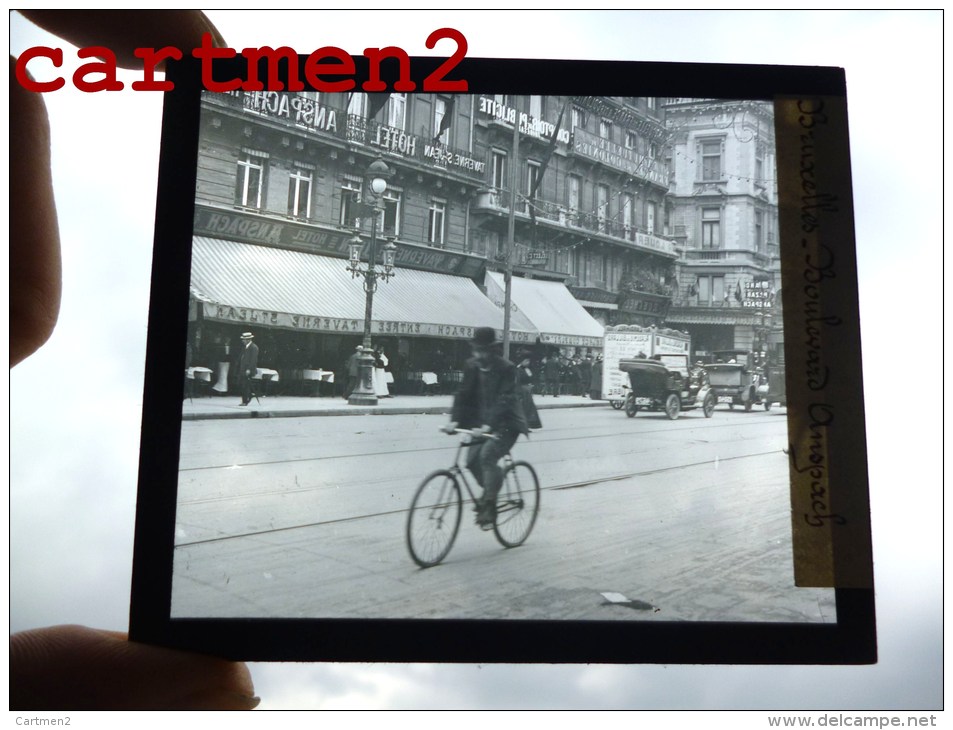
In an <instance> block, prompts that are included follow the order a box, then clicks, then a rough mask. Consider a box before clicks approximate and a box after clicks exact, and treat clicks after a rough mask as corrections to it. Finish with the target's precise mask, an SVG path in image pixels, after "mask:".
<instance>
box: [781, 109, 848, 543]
mask: <svg viewBox="0 0 953 730" xmlns="http://www.w3.org/2000/svg"><path fill="white" fill-rule="evenodd" d="M798 110H799V111H800V112H801V116H800V117H799V120H798V121H799V124H800V127H801V134H800V170H799V174H800V182H801V206H800V214H801V215H800V222H801V226H800V227H801V233H802V238H801V246H802V248H803V249H805V251H806V253H805V256H804V271H803V291H804V315H805V324H806V327H805V330H804V339H803V341H802V342H801V345H802V347H801V352H802V353H803V356H804V358H805V360H804V375H805V377H806V382H807V387H808V388H809V389H810V390H811V391H812V392H813V393H815V394H817V395H816V397H817V400H816V401H815V402H813V403H811V404H810V406H809V407H808V411H807V413H808V417H809V419H810V423H809V425H808V438H807V442H808V446H807V455H806V458H804V454H803V451H802V452H801V456H802V458H801V460H800V461H799V459H798V450H797V448H796V445H795V444H793V443H792V444H791V445H790V455H791V465H792V468H793V469H794V471H796V472H797V473H798V474H803V475H807V477H808V478H809V479H810V482H811V510H810V512H808V513H805V514H804V515H803V517H804V521H805V523H807V524H808V525H810V526H811V527H821V526H823V525H825V524H828V523H833V524H836V525H843V524H846V523H847V520H846V519H845V518H844V517H843V516H842V515H839V514H836V513H831V509H830V495H829V494H828V486H827V481H828V444H827V431H828V429H829V428H830V427H831V424H832V423H833V422H834V406H833V405H831V404H830V403H827V402H826V401H825V399H824V398H823V393H824V391H826V390H827V387H828V384H829V381H830V376H831V369H830V366H828V365H825V364H824V360H823V348H822V330H823V329H824V327H837V326H839V325H841V324H842V321H841V318H840V317H838V316H837V315H826V316H825V315H823V313H822V309H823V308H822V305H821V292H822V286H823V282H824V281H825V280H826V279H832V278H834V277H835V276H836V273H835V272H836V269H835V265H834V263H835V257H834V251H833V250H832V249H831V248H830V247H829V246H826V245H824V244H823V243H821V242H820V241H819V240H813V241H812V238H814V237H816V236H817V232H818V230H819V229H820V228H821V227H822V226H821V214H822V213H837V212H838V200H837V196H836V195H831V194H828V193H824V192H821V191H819V190H818V178H819V175H818V171H817V162H818V161H817V139H816V136H815V133H819V130H820V129H821V128H823V126H824V125H826V124H827V123H828V118H827V114H826V112H825V111H824V102H823V100H817V101H806V100H801V101H799V102H798Z"/></svg>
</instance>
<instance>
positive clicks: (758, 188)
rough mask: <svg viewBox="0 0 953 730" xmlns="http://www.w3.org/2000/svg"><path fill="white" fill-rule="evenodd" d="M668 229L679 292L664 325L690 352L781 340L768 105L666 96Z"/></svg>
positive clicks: (765, 345)
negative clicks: (686, 338) (688, 342)
mask: <svg viewBox="0 0 953 730" xmlns="http://www.w3.org/2000/svg"><path fill="white" fill-rule="evenodd" d="M661 101H662V104H661V105H662V107H663V111H664V115H665V125H666V128H667V130H668V133H669V140H670V150H669V154H670V155H671V157H670V165H669V169H670V172H671V187H670V190H669V198H668V200H669V205H670V207H671V218H670V223H671V233H672V236H673V237H674V239H675V241H676V242H677V246H678V250H679V262H678V288H677V293H676V294H675V296H674V298H673V301H672V307H671V310H670V311H669V314H668V318H667V323H668V325H669V326H670V327H675V328H677V329H680V330H684V331H687V332H689V334H691V336H692V348H693V352H694V355H695V356H696V357H698V358H701V359H707V358H710V357H712V353H714V352H717V351H719V350H731V349H742V350H753V351H758V352H764V351H766V350H768V349H769V345H770V346H773V347H774V348H775V349H779V348H778V347H777V346H778V345H780V343H781V342H782V339H783V337H782V335H781V309H780V307H781V301H780V286H781V278H780V248H779V239H778V197H777V180H776V178H777V175H776V161H775V132H774V113H773V108H772V105H771V103H770V102H761V101H731V100H718V99H687V98H669V99H664V100H661Z"/></svg>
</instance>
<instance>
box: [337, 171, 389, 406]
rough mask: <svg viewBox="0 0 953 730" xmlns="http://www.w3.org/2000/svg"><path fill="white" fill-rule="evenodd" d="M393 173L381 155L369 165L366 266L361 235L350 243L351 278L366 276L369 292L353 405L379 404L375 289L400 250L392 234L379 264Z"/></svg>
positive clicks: (356, 236) (364, 277)
mask: <svg viewBox="0 0 953 730" xmlns="http://www.w3.org/2000/svg"><path fill="white" fill-rule="evenodd" d="M392 174H393V173H392V172H391V170H390V168H388V167H387V165H386V164H384V161H383V160H381V159H377V160H375V161H374V162H372V163H371V165H370V167H368V169H367V173H366V177H367V183H368V188H369V189H370V192H369V195H368V197H369V198H370V204H362V205H361V206H360V210H361V211H366V212H369V213H370V217H371V246H370V250H369V251H368V254H367V266H366V268H364V267H363V266H362V265H361V264H362V262H361V249H362V248H363V244H362V243H361V238H360V236H359V235H358V234H357V233H356V232H355V234H354V237H353V238H352V239H351V240H350V242H349V243H348V258H349V263H348V267H347V270H348V271H350V272H351V278H357V277H359V276H360V277H361V278H362V279H363V284H364V292H365V299H364V341H363V343H362V344H363V347H364V352H363V353H362V354H361V357H360V360H359V362H358V383H357V387H356V388H355V389H354V391H353V392H352V393H351V395H350V396H349V397H348V401H347V402H348V404H349V405H352V406H373V405H377V394H376V393H375V391H374V356H373V354H371V317H372V316H373V312H374V292H376V291H377V280H378V279H383V280H384V281H387V280H388V279H390V277H392V276H393V275H394V259H395V257H396V254H397V246H396V245H394V240H393V238H389V239H388V240H387V244H386V245H385V246H384V247H383V254H384V262H383V263H384V267H383V270H380V269H378V268H377V218H378V214H379V213H380V211H381V207H380V206H379V203H380V202H381V201H382V200H383V196H384V191H385V190H387V179H388V178H389V177H390V176H391V175H392ZM362 217H363V216H362Z"/></svg>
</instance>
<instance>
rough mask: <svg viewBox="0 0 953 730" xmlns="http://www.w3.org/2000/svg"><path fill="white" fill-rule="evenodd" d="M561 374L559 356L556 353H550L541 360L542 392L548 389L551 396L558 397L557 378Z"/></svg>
mask: <svg viewBox="0 0 953 730" xmlns="http://www.w3.org/2000/svg"><path fill="white" fill-rule="evenodd" d="M561 374H562V373H561V369H560V367H559V357H558V356H557V355H550V356H549V357H547V358H546V359H545V360H543V380H544V385H543V391H544V394H545V392H546V391H548V392H549V394H550V395H552V396H553V397H555V398H558V397H559V378H560V375H561Z"/></svg>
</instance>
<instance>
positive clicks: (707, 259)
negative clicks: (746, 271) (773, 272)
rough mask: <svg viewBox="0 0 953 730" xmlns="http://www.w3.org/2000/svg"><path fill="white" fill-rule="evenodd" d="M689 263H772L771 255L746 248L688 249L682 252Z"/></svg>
mask: <svg viewBox="0 0 953 730" xmlns="http://www.w3.org/2000/svg"><path fill="white" fill-rule="evenodd" d="M682 256H683V258H684V259H685V260H686V262H687V263H692V264H702V263H706V264H707V263H717V264H730V265H739V264H749V265H750V264H755V265H758V266H767V265H769V264H770V263H771V258H772V257H771V255H770V254H766V253H761V252H759V251H752V250H750V249H746V248H687V249H685V250H683V251H682Z"/></svg>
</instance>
